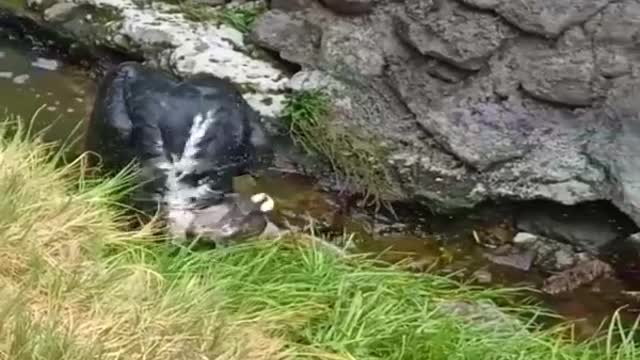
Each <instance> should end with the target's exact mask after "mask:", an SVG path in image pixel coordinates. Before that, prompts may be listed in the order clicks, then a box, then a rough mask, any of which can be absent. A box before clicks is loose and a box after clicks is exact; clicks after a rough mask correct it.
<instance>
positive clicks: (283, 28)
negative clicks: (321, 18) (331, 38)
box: [251, 10, 322, 65]
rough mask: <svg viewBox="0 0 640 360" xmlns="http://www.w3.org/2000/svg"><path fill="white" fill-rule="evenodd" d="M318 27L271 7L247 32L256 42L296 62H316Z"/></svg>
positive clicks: (318, 45)
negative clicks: (251, 29)
mask: <svg viewBox="0 0 640 360" xmlns="http://www.w3.org/2000/svg"><path fill="white" fill-rule="evenodd" d="M321 37H322V30H321V29H320V28H319V27H317V26H315V25H313V24H312V23H310V22H309V21H307V20H306V19H304V18H297V17H295V16H294V15H292V14H289V13H285V12H282V11H277V10H271V11H268V12H266V13H265V14H264V15H263V16H261V17H260V18H259V19H258V20H257V21H256V23H255V25H254V27H253V31H252V32H251V39H252V40H253V41H255V42H256V44H258V45H260V46H262V47H264V48H267V49H269V50H273V51H277V52H278V53H279V54H280V57H282V58H283V59H285V60H287V61H291V62H293V63H296V64H300V65H311V64H314V63H315V62H316V60H317V59H316V56H317V55H316V54H317V52H318V49H319V47H320V38H321Z"/></svg>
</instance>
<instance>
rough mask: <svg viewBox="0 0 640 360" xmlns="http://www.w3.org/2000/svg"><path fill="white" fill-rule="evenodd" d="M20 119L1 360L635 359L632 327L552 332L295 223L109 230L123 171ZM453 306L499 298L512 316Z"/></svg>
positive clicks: (5, 188)
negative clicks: (179, 246) (210, 231)
mask: <svg viewBox="0 0 640 360" xmlns="http://www.w3.org/2000/svg"><path fill="white" fill-rule="evenodd" d="M18 130H19V131H17V132H13V131H12V132H11V134H10V133H9V131H8V127H7V124H6V123H5V124H4V125H2V127H0V135H2V138H1V139H2V140H0V192H1V193H2V197H0V257H2V259H3V260H2V262H0V359H7V360H8V359H12V360H13V359H56V360H88V359H141V358H147V359H155V360H165V359H166V360H169V359H171V360H174V359H243V360H245V359H344V360H347V359H385V360H387V359H398V360H399V359H469V360H483V359H487V360H488V359H492V360H499V359H505V360H506V359H531V360H536V359H538V360H550V359H557V360H560V359H566V360H573V359H575V360H578V359H580V360H613V359H616V360H631V359H637V358H638V355H639V353H638V351H639V349H638V345H637V343H636V342H635V338H634V333H633V331H627V332H624V331H620V329H619V328H618V327H616V326H612V327H611V328H610V331H609V332H608V334H607V337H606V338H604V339H594V340H592V341H590V342H588V343H575V342H572V341H571V340H570V339H565V340H563V339H561V336H560V331H559V329H552V330H541V329H540V328H539V327H536V326H534V323H533V322H531V319H532V316H533V315H534V314H535V313H536V312H537V310H538V309H536V308H535V307H524V308H523V307H522V306H516V305H515V304H513V303H512V302H511V299H513V298H512V296H511V295H512V291H511V290H506V289H501V290H491V289H481V288H474V287H470V286H466V285H464V284H460V283H457V282H455V281H452V280H451V279H449V278H447V277H443V276H439V275H437V274H429V273H427V274H415V273H411V272H407V271H403V270H402V268H401V267H402V265H396V266H380V265H381V264H379V263H377V262H375V261H373V260H365V259H359V258H352V257H346V258H340V257H336V256H335V255H332V254H328V253H326V252H324V251H322V250H320V249H317V248H315V247H313V246H310V245H305V244H309V242H305V241H304V239H305V237H304V236H303V235H296V234H293V235H289V236H288V237H287V238H281V239H276V240H261V241H256V242H254V243H252V244H248V245H243V246H237V247H233V248H228V249H220V250H213V251H207V252H199V253H189V252H187V251H180V252H178V253H175V252H174V251H172V250H171V249H169V248H168V247H167V245H165V244H163V242H162V239H161V238H160V237H158V236H157V235H153V234H152V232H151V227H152V226H147V227H145V228H143V229H142V230H138V231H125V230H122V228H123V227H124V226H123V225H124V224H125V222H126V221H127V217H126V216H125V212H124V211H123V208H122V207H120V206H118V205H117V204H116V200H117V199H118V198H120V197H121V196H122V195H123V194H124V193H126V192H127V191H128V189H130V186H131V184H130V180H131V179H132V177H131V176H130V175H131V174H130V173H129V172H127V171H123V172H122V173H120V174H119V175H118V176H116V177H115V178H109V179H99V180H88V179H87V178H85V177H83V176H82V174H83V173H85V169H84V167H83V164H84V162H83V161H82V158H79V159H77V160H75V161H74V162H72V163H70V164H67V165H63V166H58V165H56V164H57V163H59V162H60V159H61V158H60V157H57V156H55V152H53V151H52V150H53V148H52V146H51V145H49V144H43V143H42V142H40V141H38V139H37V138H34V137H30V136H27V133H26V132H25V131H22V130H24V129H22V128H20V127H18ZM461 303H466V304H468V305H469V306H475V305H474V304H480V303H482V304H485V305H484V306H485V307H482V308H481V309H498V308H497V307H496V305H493V304H495V303H497V304H505V305H508V304H510V306H509V309H511V310H508V311H507V310H506V308H504V309H503V310H502V311H503V312H504V313H505V314H507V313H508V314H509V315H505V319H512V320H513V321H507V320H504V322H503V320H501V319H500V317H496V316H495V315H496V313H495V312H492V311H489V310H487V312H486V313H485V312H484V311H485V310H482V311H479V312H478V311H476V313H479V314H480V315H483V314H484V315H486V316H480V318H476V319H472V318H470V317H468V316H469V314H467V315H461V314H460V313H456V311H451V306H452V304H461ZM443 309H445V311H443ZM483 317H484V319H483ZM516 319H518V320H519V321H517V320H516ZM486 321H489V323H487V322H486ZM501 325H504V326H501Z"/></svg>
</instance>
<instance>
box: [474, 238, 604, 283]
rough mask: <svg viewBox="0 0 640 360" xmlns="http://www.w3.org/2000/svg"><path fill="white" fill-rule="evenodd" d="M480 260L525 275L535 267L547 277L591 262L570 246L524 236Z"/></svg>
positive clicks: (586, 256) (583, 254)
mask: <svg viewBox="0 0 640 360" xmlns="http://www.w3.org/2000/svg"><path fill="white" fill-rule="evenodd" d="M484 256H485V258H487V259H488V260H489V261H491V262H493V263H494V264H498V265H502V266H509V267H512V268H515V269H518V270H523V271H529V270H530V269H531V268H532V267H535V268H536V269H539V270H542V271H544V272H551V273H552V272H557V271H563V270H565V269H568V268H570V267H572V266H574V265H576V264H577V263H579V262H581V261H585V260H589V259H593V257H591V256H590V255H588V254H586V253H581V252H580V251H578V250H576V249H575V248H574V247H572V246H571V245H568V244H565V243H561V242H558V241H555V240H553V239H549V238H546V237H542V236H536V235H533V234H528V233H518V234H517V235H516V236H515V237H514V240H513V245H504V246H502V247H499V248H498V249H495V250H492V251H487V252H486V253H485V254H484Z"/></svg>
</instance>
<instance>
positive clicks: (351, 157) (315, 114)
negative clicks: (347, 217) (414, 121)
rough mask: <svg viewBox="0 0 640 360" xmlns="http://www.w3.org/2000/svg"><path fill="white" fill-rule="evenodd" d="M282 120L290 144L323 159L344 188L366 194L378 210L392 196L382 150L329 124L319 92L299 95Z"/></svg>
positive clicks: (371, 140)
mask: <svg viewBox="0 0 640 360" xmlns="http://www.w3.org/2000/svg"><path fill="white" fill-rule="evenodd" d="M284 119H285V121H286V123H287V126H288V127H289V131H290V133H291V136H292V138H293V139H294V141H295V142H296V143H297V144H299V145H301V146H302V147H303V148H304V149H305V151H307V152H308V153H311V154H316V155H320V156H322V157H323V158H325V159H327V160H328V161H329V162H330V164H331V167H332V169H333V170H334V171H335V172H336V173H337V174H338V176H340V177H341V178H342V180H343V181H345V182H347V183H348V184H352V185H354V186H355V187H356V188H357V189H361V190H363V191H365V192H366V194H365V195H366V198H365V200H368V199H371V200H372V203H373V204H375V205H376V206H379V205H380V204H381V202H382V200H381V199H383V198H384V197H385V195H390V194H391V193H392V185H391V176H390V174H389V173H388V172H387V167H386V166H385V164H384V163H385V161H386V156H385V152H384V149H382V148H381V147H380V146H379V145H378V144H379V143H380V142H379V141H377V139H374V138H369V139H362V138H360V137H357V136H355V135H354V134H353V133H351V132H349V131H348V130H346V129H340V128H337V127H336V126H335V125H334V124H332V123H331V119H332V114H331V103H330V99H329V97H328V95H326V94H324V93H323V92H322V91H321V90H314V91H300V92H296V93H294V94H293V95H292V96H290V97H289V98H288V100H287V102H286V104H285V110H284Z"/></svg>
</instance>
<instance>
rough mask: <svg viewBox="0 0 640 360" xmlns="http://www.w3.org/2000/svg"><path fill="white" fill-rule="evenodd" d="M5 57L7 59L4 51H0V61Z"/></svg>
mask: <svg viewBox="0 0 640 360" xmlns="http://www.w3.org/2000/svg"><path fill="white" fill-rule="evenodd" d="M3 57H5V54H4V52H3V51H0V59H2V58H3Z"/></svg>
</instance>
